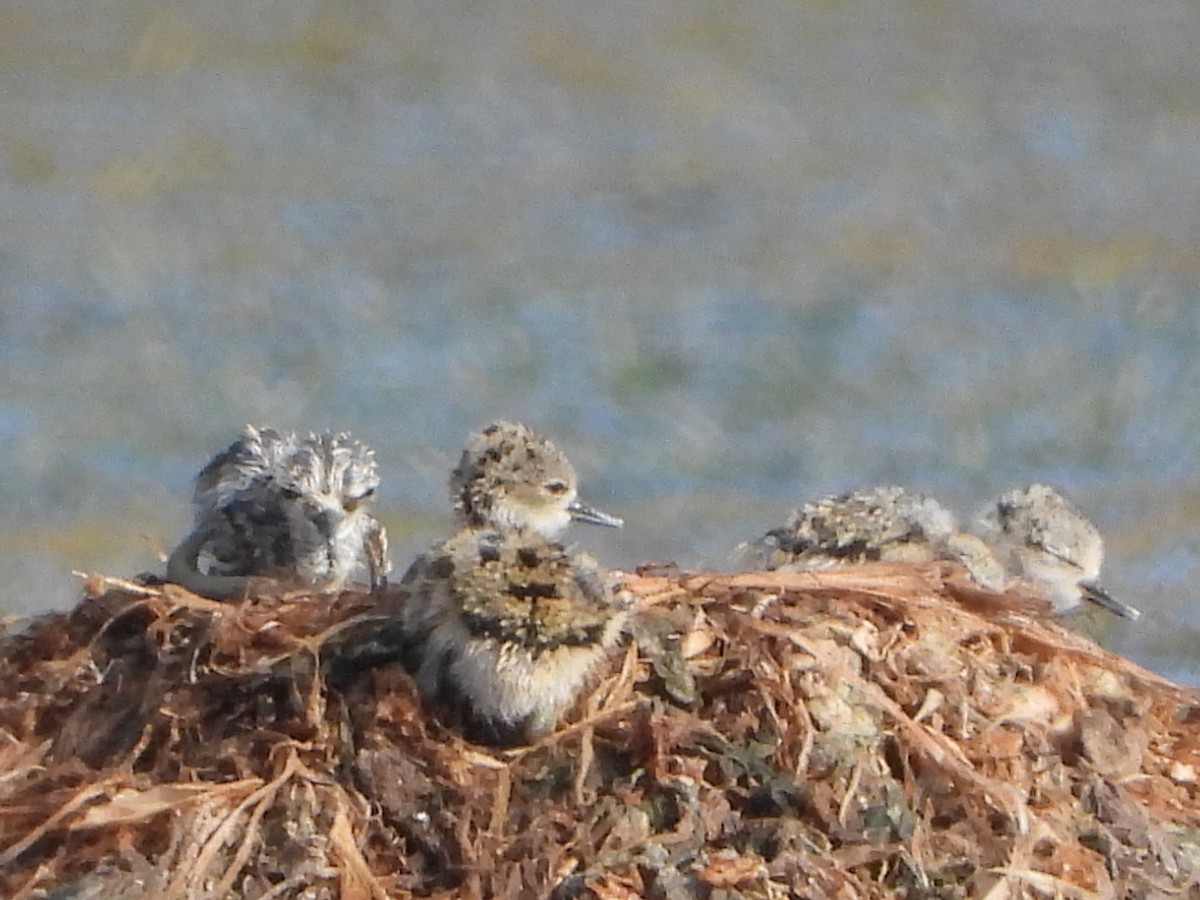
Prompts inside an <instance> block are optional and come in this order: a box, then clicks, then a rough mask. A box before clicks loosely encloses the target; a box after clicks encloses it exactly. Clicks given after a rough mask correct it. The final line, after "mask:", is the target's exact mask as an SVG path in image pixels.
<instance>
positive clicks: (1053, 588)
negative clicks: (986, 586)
mask: <svg viewBox="0 0 1200 900" xmlns="http://www.w3.org/2000/svg"><path fill="white" fill-rule="evenodd" d="M985 521H986V524H987V525H988V526H989V527H990V528H991V529H992V530H993V531H994V532H995V533H996V534H997V540H996V545H997V547H998V549H1002V550H1003V552H1004V554H1005V555H1006V556H1007V559H1008V564H1009V565H1010V566H1011V567H1012V568H1013V570H1014V571H1016V572H1019V573H1020V574H1021V575H1022V576H1024V577H1025V578H1028V579H1030V580H1031V581H1033V582H1035V583H1036V584H1037V585H1038V586H1039V587H1040V588H1041V589H1042V591H1043V592H1044V593H1045V594H1046V598H1047V599H1048V600H1049V601H1050V602H1051V603H1052V604H1053V605H1054V611H1055V612H1056V613H1058V614H1063V613H1067V612H1071V611H1072V610H1074V609H1077V608H1078V607H1079V606H1080V605H1082V604H1083V603H1084V601H1088V602H1091V603H1095V604H1097V605H1098V606H1102V607H1104V608H1105V609H1107V610H1109V611H1110V612H1113V613H1116V614H1117V615H1119V616H1124V617H1125V618H1127V619H1136V618H1138V617H1139V616H1141V612H1140V611H1139V610H1138V609H1136V608H1134V607H1132V606H1128V605H1127V604H1125V603H1122V602H1120V601H1119V600H1116V599H1114V598H1113V597H1111V596H1110V595H1109V594H1108V593H1107V592H1106V591H1105V590H1104V589H1103V588H1101V587H1100V585H1099V584H1098V583H1097V579H1098V578H1099V576H1100V568H1101V566H1102V565H1103V563H1104V539H1103V537H1101V535H1100V530H1099V529H1098V528H1097V527H1096V526H1095V525H1093V524H1092V523H1091V522H1090V521H1089V520H1088V519H1087V517H1086V516H1084V514H1083V513H1082V512H1080V510H1079V508H1078V507H1077V506H1075V504H1074V503H1072V502H1071V501H1070V500H1068V499H1067V498H1066V497H1064V496H1063V495H1062V494H1061V493H1060V492H1059V491H1058V490H1056V489H1055V488H1053V487H1051V486H1050V485H1047V484H1031V485H1029V486H1028V487H1025V488H1014V489H1013V490H1010V491H1007V492H1005V493H1004V494H1002V495H1001V496H1000V498H999V499H998V500H997V501H996V505H995V507H994V508H993V509H992V510H991V511H990V512H989V514H988V516H987V519H986V520H985Z"/></svg>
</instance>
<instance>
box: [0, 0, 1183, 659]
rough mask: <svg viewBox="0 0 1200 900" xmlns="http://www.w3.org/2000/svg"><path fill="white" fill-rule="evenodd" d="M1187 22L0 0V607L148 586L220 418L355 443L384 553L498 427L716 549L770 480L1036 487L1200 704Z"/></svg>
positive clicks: (1134, 651)
mask: <svg viewBox="0 0 1200 900" xmlns="http://www.w3.org/2000/svg"><path fill="white" fill-rule="evenodd" d="M1198 28H1200V8H1197V7H1196V6H1195V5H1194V4H1186V3H1180V2H1160V0H1152V2H1149V3H1144V4H1133V5H1130V4H1124V3H1112V2H1099V3H1096V2H1089V3H1083V2H1078V0H1050V2H1046V0H1038V2H1034V0H1014V2H1009V3H1004V4H985V3H969V2H968V3H948V2H942V0H919V2H894V0H876V2H863V0H841V2H839V0H810V2H771V0H768V2H763V3H756V4H737V3H706V2H699V0H675V2H654V0H651V2H646V0H639V2H636V3H631V2H618V3H607V4H596V3H591V2H583V0H541V2H539V3H536V4H530V3H528V2H525V0H522V2H510V0H498V2H494V3H489V4H477V3H464V2H444V3H438V4H424V3H420V4H418V3H404V2H399V3H391V2H388V3H384V2H378V0H376V2H350V3H317V2H289V3H257V4H244V3H233V2H210V3H205V4H187V3H166V4H162V3H144V2H134V0H101V2H94V3H89V4H86V5H84V6H80V5H79V4H77V3H66V2H54V0H37V2H11V3H6V4H3V5H2V6H0V451H2V452H0V571H2V572H3V573H4V578H3V584H2V585H0V609H5V610H8V611H13V612H27V611H34V610H40V609H44V608H46V607H65V606H67V605H69V604H70V603H72V602H73V601H74V600H75V599H76V597H77V596H78V592H79V587H78V584H77V583H76V582H75V581H74V579H72V578H71V576H70V575H69V571H70V570H71V569H73V568H74V569H99V570H102V571H104V572H106V573H110V574H118V575H121V574H131V573H134V572H137V571H140V570H143V569H149V568H155V567H156V566H158V565H159V563H158V557H157V553H158V552H160V551H162V550H164V549H167V548H169V546H170V545H171V544H172V543H173V542H174V541H175V540H176V539H178V537H179V536H181V534H182V533H183V531H184V530H185V529H186V526H187V523H188V520H189V516H190V513H189V509H188V497H189V492H190V488H189V481H190V479H191V477H192V476H193V475H194V473H195V472H196V471H197V470H198V469H199V467H200V466H201V465H202V464H203V463H204V462H205V461H206V460H207V459H208V457H209V456H210V455H211V454H212V453H214V452H215V451H217V450H218V449H220V448H221V447H223V446H225V445H226V444H227V443H228V442H229V441H230V440H232V439H233V438H234V436H235V435H236V433H237V431H238V430H239V429H240V427H241V425H242V424H243V423H245V422H254V423H262V424H275V425H278V426H281V427H288V428H301V429H306V430H307V429H310V428H313V429H320V428H326V427H337V428H348V429H350V430H352V431H354V432H355V434H356V435H357V436H359V437H361V438H362V439H363V440H365V441H367V442H368V443H370V444H372V445H373V446H374V447H376V449H377V451H378V455H379V459H380V462H381V464H382V466H383V470H384V473H385V479H386V481H385V490H384V495H383V497H382V500H381V502H380V512H381V515H382V517H383V518H384V519H385V521H386V522H387V524H388V525H389V527H390V529H391V532H392V538H393V545H394V551H395V552H394V556H395V560H396V564H397V567H398V568H400V569H403V567H404V566H405V565H406V564H407V562H408V560H409V559H410V558H411V557H412V556H413V555H415V554H416V553H417V552H418V551H419V550H421V549H422V548H423V547H425V546H426V545H427V544H429V543H430V542H431V541H433V540H435V539H437V538H438V537H440V536H441V535H442V534H443V533H444V532H445V531H446V530H447V527H448V523H449V512H448V502H447V499H446V497H445V487H444V482H445V477H446V473H447V472H448V469H449V467H450V465H451V464H452V463H453V461H454V459H455V458H456V455H457V451H458V448H459V447H460V446H461V444H462V442H463V439H464V438H465V436H466V434H467V433H468V432H469V431H470V430H472V429H474V428H476V427H478V426H480V425H483V424H485V423H486V422H488V421H489V420H491V419H493V418H496V417H500V416H506V417H519V418H522V419H525V420H526V421H528V422H529V423H530V424H533V425H535V426H536V427H538V428H540V429H541V430H543V431H544V432H546V433H547V434H549V435H551V436H552V437H553V438H554V439H555V440H556V442H557V443H558V444H559V445H560V446H562V447H563V448H564V449H565V450H566V451H567V452H568V453H569V455H570V456H571V458H572V459H573V460H574V461H575V463H576V466H577V468H579V469H580V471H581V474H582V477H583V480H584V493H585V496H586V498H587V499H590V500H591V501H593V502H594V503H596V504H597V505H599V506H602V507H603V508H605V509H610V510H612V511H613V512H616V513H619V514H621V515H623V516H625V518H626V519H627V522H628V525H627V527H626V529H625V530H624V531H623V532H621V533H607V532H601V531H600V530H596V531H590V532H588V531H583V532H580V533H577V534H576V535H575V537H576V539H578V540H579V541H580V542H582V543H585V544H586V545H587V546H588V548H589V549H590V550H592V551H593V552H595V553H596V555H598V556H600V557H601V558H602V559H603V560H604V561H606V562H607V563H609V564H611V565H616V566H631V565H633V564H634V563H636V562H638V561H640V560H643V559H647V558H659V559H675V560H677V561H679V562H680V563H681V564H683V565H688V566H691V565H716V566H729V565H733V564H734V562H735V561H734V559H733V557H732V555H731V554H732V550H733V547H734V546H735V545H736V544H737V543H738V542H739V541H741V540H744V539H746V538H752V537H755V536H757V535H759V534H761V533H762V532H763V531H765V530H766V529H767V528H768V527H771V526H773V525H776V524H779V523H780V522H781V521H782V520H783V518H784V516H785V515H786V513H787V510H788V509H789V508H790V507H791V506H794V505H795V504H796V503H798V502H799V501H800V500H802V499H805V498H808V497H812V496H815V495H818V494H822V493H825V492H828V491H832V490H839V489H844V488H848V487H853V486H858V485H865V484H870V483H874V482H877V481H881V480H894V481H897V482H900V483H903V484H908V485H912V486H914V487H919V488H923V489H926V490H929V491H932V492H933V493H935V494H937V495H938V496H940V497H943V498H944V499H945V500H947V501H948V502H951V503H954V504H957V505H958V506H959V507H960V508H961V509H962V510H964V512H969V511H972V510H974V509H976V508H977V507H978V506H979V505H981V504H982V503H983V502H984V501H985V500H986V499H987V498H988V497H990V496H993V495H995V494H996V493H998V492H999V491H1000V490H1002V489H1003V488H1005V487H1008V486H1010V485H1013V484H1016V483H1021V482H1027V481H1030V480H1033V479H1041V480H1049V481H1052V482H1054V483H1057V484H1058V485H1060V486H1061V487H1063V488H1065V489H1066V490H1067V491H1068V492H1069V493H1071V494H1072V495H1073V496H1074V497H1075V498H1076V499H1077V500H1078V501H1079V503H1080V505H1081V506H1083V507H1084V509H1085V510H1086V511H1087V512H1089V513H1090V514H1091V515H1092V516H1093V518H1095V519H1096V521H1097V522H1098V523H1099V524H1100V526H1101V527H1102V529H1103V530H1104V531H1105V533H1106V534H1107V535H1108V536H1109V562H1108V567H1107V583H1108V584H1109V586H1110V589H1111V590H1112V592H1113V593H1114V594H1117V595H1119V596H1121V597H1122V598H1124V599H1126V600H1127V601H1129V602H1131V603H1134V604H1136V605H1138V606H1141V607H1142V608H1143V609H1144V610H1145V613H1146V615H1145V617H1144V619H1143V621H1142V622H1141V623H1138V624H1137V625H1129V624H1127V623H1123V622H1103V621H1101V622H1098V623H1094V624H1095V626H1096V628H1097V629H1098V630H1099V631H1100V633H1101V635H1102V637H1103V638H1104V640H1105V641H1106V643H1108V644H1109V645H1110V646H1113V647H1115V648H1117V649H1118V650H1120V651H1122V652H1124V653H1126V654H1129V655H1131V656H1133V657H1134V658H1135V659H1138V660H1140V661H1142V662H1144V663H1145V664H1147V665H1149V666H1150V667H1152V668H1154V669H1156V670H1158V671H1161V672H1163V673H1166V674H1169V675H1171V676H1173V677H1177V678H1180V679H1183V680H1187V681H1190V682H1193V683H1200V649H1198V648H1200V612H1198V611H1197V609H1198V608H1197V606H1196V605H1195V604H1194V603H1193V602H1192V593H1193V588H1192V585H1193V584H1194V583H1195V582H1196V580H1197V577H1198V576H1200V531H1198V523H1200V466H1198V462H1200V427H1198V424H1200V422H1198V419H1200V355H1198V354H1197V352H1196V347H1197V343H1198V338H1200V291H1198V289H1200V216H1198V215H1197V210H1200V190H1198V188H1197V185H1198V184H1200V180H1198V179H1197V177H1196V173H1197V172H1200V55H1198V54H1197V53H1196V52H1195V40H1194V38H1195V35H1196V34H1197V33H1200V32H1198V30H1197V29H1198Z"/></svg>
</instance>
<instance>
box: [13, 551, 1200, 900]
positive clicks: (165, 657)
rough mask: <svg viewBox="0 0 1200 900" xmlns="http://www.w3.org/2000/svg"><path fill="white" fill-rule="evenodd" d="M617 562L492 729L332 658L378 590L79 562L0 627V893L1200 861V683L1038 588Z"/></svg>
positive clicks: (881, 885)
mask: <svg viewBox="0 0 1200 900" xmlns="http://www.w3.org/2000/svg"><path fill="white" fill-rule="evenodd" d="M623 586H624V589H626V590H628V591H629V592H631V593H632V594H633V595H634V596H635V597H636V598H637V601H638V604H639V607H640V613H639V622H640V624H639V626H638V633H639V640H638V642H637V643H633V642H631V643H630V644H629V645H628V648H627V650H626V652H625V653H624V654H623V655H620V656H618V657H616V658H614V659H613V660H612V665H611V668H610V670H609V671H608V672H606V673H604V674H603V676H602V677H600V678H598V679H597V681H596V685H595V689H594V690H593V691H592V693H591V695H590V696H589V697H587V698H585V699H584V700H583V701H582V702H581V703H580V705H579V708H578V709H577V710H576V711H575V713H574V714H573V715H572V716H571V717H570V718H569V719H568V721H567V723H566V724H565V725H564V727H562V728H561V729H560V730H559V731H558V732H557V733H556V734H554V735H552V736H551V737H549V738H546V739H545V740H543V741H541V742H540V743H538V744H537V745H535V746H532V747H525V748H519V749H516V750H511V751H504V750H497V749H493V748H489V747H486V746H481V745H476V744H471V743H469V742H467V741H465V740H464V739H463V738H462V737H461V736H460V732H459V730H458V729H457V727H456V725H455V723H454V722H452V721H443V720H442V718H441V717H440V713H439V710H437V709H426V710H422V706H421V703H420V702H419V700H418V698H417V697H416V695H415V692H414V689H413V685H412V682H411V680H410V679H409V677H408V676H407V675H406V674H405V673H404V671H403V669H402V668H401V667H400V666H399V665H398V664H396V663H394V662H391V663H389V662H388V661H387V659H386V653H382V654H381V653H376V654H375V655H374V658H373V659H371V660H370V661H369V662H370V664H367V663H366V662H363V661H361V660H359V661H353V660H351V659H350V658H351V657H352V656H354V654H355V653H356V652H358V650H360V649H361V648H362V646H363V645H364V641H365V640H366V639H367V637H366V636H371V635H379V634H386V631H387V628H386V620H383V619H380V618H379V612H380V608H379V606H378V605H377V604H378V603H379V602H380V601H381V599H382V602H384V603H385V604H386V603H391V602H402V601H403V598H402V596H401V595H399V594H397V593H393V594H391V595H388V596H387V597H384V598H379V597H375V598H373V597H371V596H369V595H365V594H350V593H348V594H344V595H342V596H341V597H337V598H323V597H295V596H293V597H260V598H255V599H253V600H250V601H247V602H244V603H239V604H221V603H215V602H211V601H207V600H203V599H201V598H198V597H195V596H193V595H191V594H188V593H186V592H184V591H182V590H180V589H177V588H175V587H172V586H165V587H161V588H153V587H151V588H144V589H143V588H138V587H137V586H134V585H127V584H123V583H116V582H113V581H111V580H107V579H93V580H92V583H90V584H89V597H88V599H85V600H83V601H82V602H81V603H80V604H79V605H78V606H77V607H76V608H75V609H74V610H73V611H71V612H70V613H66V614H55V615H49V616H43V617H40V618H38V619H36V620H34V621H32V622H31V623H28V624H26V625H24V626H23V627H22V628H21V629H20V630H19V631H17V630H14V631H13V632H12V633H10V634H8V635H7V636H5V637H3V638H0V729H2V730H0V895H3V896H5V897H11V898H23V897H36V896H43V895H44V891H45V890H46V889H48V888H50V887H52V886H62V885H65V884H73V885H74V886H75V889H76V893H75V894H73V896H79V897H85V896H93V897H108V896H113V897H117V896H143V895H145V896H167V897H180V898H182V897H229V896H236V897H294V896H308V897H321V896H328V897H341V898H360V897H361V898H371V897H380V898H381V897H393V896H406V895H408V894H410V893H412V894H417V895H434V896H438V895H440V896H547V895H552V896H563V897H568V896H591V897H599V898H605V900H612V898H626V897H639V896H651V897H664V898H683V897H692V896H702V897H703V896H714V897H715V896H721V897H734V896H745V897H785V896H805V897H821V896H829V897H848V898H854V897H894V896H913V897H917V896H919V897H977V896H985V895H988V896H996V897H1000V896H1007V897H1016V896H1047V897H1050V896H1063V897H1092V896H1096V897H1107V896H1163V895H1168V896H1169V895H1179V896H1186V895H1188V894H1189V892H1195V891H1198V890H1200V876H1198V875H1197V870H1198V869H1200V781H1198V774H1197V773H1198V772H1200V706H1198V705H1197V700H1196V698H1195V696H1194V695H1192V694H1191V693H1190V692H1188V691H1185V690H1184V689H1182V688H1179V687H1177V686H1175V685H1172V684H1170V683H1168V682H1166V681H1164V680H1163V679H1161V678H1158V677H1156V676H1154V675H1152V674H1150V673H1148V672H1146V671H1144V670H1142V669H1139V668H1138V667H1136V666H1134V665H1132V664H1130V663H1128V662H1126V661H1125V660H1122V659H1121V658H1119V657H1116V656H1114V655H1112V654H1110V653H1107V652H1105V651H1104V650H1102V649H1100V648H1098V647H1097V646H1095V645H1094V644H1092V643H1091V642H1089V641H1087V640H1086V639H1083V638H1081V637H1078V636H1076V635H1074V634H1073V633H1071V632H1070V631H1069V630H1068V629H1067V628H1065V627H1064V626H1063V625H1061V624H1060V623H1058V622H1056V621H1054V620H1052V619H1048V618H1047V617H1046V616H1045V605H1044V604H1042V603H1041V602H1039V601H1038V600H1036V599H1031V598H1023V597H1020V596H1016V595H1005V596H1003V597H997V596H996V595H992V594H986V593H983V592H981V591H978V590H976V589H975V588H974V587H973V586H972V585H971V583H970V582H969V581H967V580H966V578H965V576H963V575H962V573H961V572H959V571H957V570H954V569H951V568H950V567H948V566H942V565H932V566H923V567H912V566H870V567H861V568H856V569H847V570H843V571H840V572H829V573H790V574H784V573H767V574H739V575H726V574H694V575H649V574H644V575H629V576H626V577H624V579H623ZM384 644H386V642H384ZM639 645H640V646H639ZM377 649H378V648H377ZM993 888H995V889H997V890H998V892H997V893H995V894H994V895H989V894H988V891H989V890H991V889H993Z"/></svg>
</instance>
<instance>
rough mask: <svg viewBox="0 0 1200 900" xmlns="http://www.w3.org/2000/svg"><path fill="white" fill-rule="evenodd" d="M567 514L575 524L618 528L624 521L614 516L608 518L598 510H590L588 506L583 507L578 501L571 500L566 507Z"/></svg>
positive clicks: (606, 514)
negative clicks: (585, 523)
mask: <svg viewBox="0 0 1200 900" xmlns="http://www.w3.org/2000/svg"><path fill="white" fill-rule="evenodd" d="M567 512H569V513H570V514H571V518H572V519H574V520H575V521H576V522H588V523H590V524H592V525H605V526H607V527H609V528H620V527H621V526H623V525H624V524H625V520H624V519H619V518H617V517H616V516H610V515H609V514H608V513H606V512H601V511H600V510H598V509H592V508H591V507H590V506H584V505H583V504H582V503H580V502H579V501H578V500H572V501H571V503H570V504H569V505H568V506H567Z"/></svg>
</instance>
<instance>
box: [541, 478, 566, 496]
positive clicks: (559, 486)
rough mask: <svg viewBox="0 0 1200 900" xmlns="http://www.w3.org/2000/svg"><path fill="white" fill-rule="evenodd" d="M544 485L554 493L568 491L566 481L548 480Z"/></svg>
mask: <svg viewBox="0 0 1200 900" xmlns="http://www.w3.org/2000/svg"><path fill="white" fill-rule="evenodd" d="M544 487H545V488H546V490H548V491H549V492H550V493H552V494H565V493H566V492H567V483H566V482H565V481H547V482H546V484H545V485H544Z"/></svg>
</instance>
